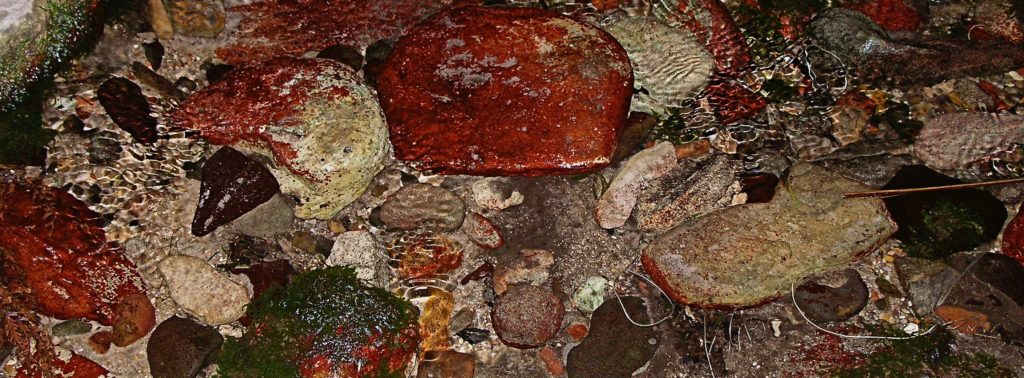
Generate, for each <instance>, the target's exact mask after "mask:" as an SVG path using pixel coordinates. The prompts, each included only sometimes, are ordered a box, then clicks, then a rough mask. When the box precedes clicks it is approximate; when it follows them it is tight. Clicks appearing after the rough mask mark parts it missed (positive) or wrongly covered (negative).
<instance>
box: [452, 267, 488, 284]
mask: <svg viewBox="0 0 1024 378" xmlns="http://www.w3.org/2000/svg"><path fill="white" fill-rule="evenodd" d="M492 273H494V264H491V263H489V262H485V263H483V264H480V266H479V267H477V268H476V269H474V270H473V271H472V272H469V274H467V275H466V276H465V277H462V279H461V280H459V284H460V285H465V284H468V283H469V282H470V281H479V280H482V279H484V277H487V276H490V275H491V274H492Z"/></svg>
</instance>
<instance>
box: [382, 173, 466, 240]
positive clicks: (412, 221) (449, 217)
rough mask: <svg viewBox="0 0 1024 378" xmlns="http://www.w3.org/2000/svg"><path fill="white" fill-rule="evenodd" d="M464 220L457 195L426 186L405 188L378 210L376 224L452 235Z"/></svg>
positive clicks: (464, 206)
mask: <svg viewBox="0 0 1024 378" xmlns="http://www.w3.org/2000/svg"><path fill="white" fill-rule="evenodd" d="M465 217H466V204H465V203H463V202H462V199H461V198H459V196H458V195H456V194H455V193H454V192H452V191H451V190H448V189H445V188H441V187H437V186H433V185H428V184H418V183H417V184H412V185H406V186H404V187H402V188H401V189H399V190H398V191H397V192H395V194H393V195H392V196H391V197H389V198H388V199H387V201H385V202H384V204H383V205H381V207H380V221H381V222H383V223H384V225H385V226H387V228H388V229H393V230H416V229H423V230H432V231H454V230H456V229H458V228H459V227H460V226H462V222H463V220H464V219H465Z"/></svg>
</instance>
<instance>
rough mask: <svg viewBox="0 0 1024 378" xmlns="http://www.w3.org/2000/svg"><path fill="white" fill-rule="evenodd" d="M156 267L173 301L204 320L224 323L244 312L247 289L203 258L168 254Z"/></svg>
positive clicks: (246, 302)
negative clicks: (169, 255)
mask: <svg viewBox="0 0 1024 378" xmlns="http://www.w3.org/2000/svg"><path fill="white" fill-rule="evenodd" d="M158 269H159V271H160V275H162V276H163V278H164V284H165V285H166V286H167V290H168V291H169V292H170V294H171V299H173V300H174V303H177V304H178V306H179V307H181V309H182V310H185V311H186V312H188V313H189V314H191V315H193V316H195V317H196V318H198V319H199V320H200V321H202V322H203V323H206V324H208V325H221V324H227V323H231V322H233V321H235V320H238V319H239V318H241V317H242V315H245V306H246V305H248V304H249V290H247V289H246V288H245V287H244V286H242V285H239V284H238V283H236V282H235V281H232V280H231V278H228V277H227V276H226V275H224V274H223V273H221V272H220V271H218V270H217V269H216V268H214V267H213V266H212V265H210V264H209V263H207V262H206V261H204V260H203V259H200V258H198V257H192V256H184V255H177V256H171V257H168V258H166V259H164V260H163V261H161V262H160V265H159V267H158Z"/></svg>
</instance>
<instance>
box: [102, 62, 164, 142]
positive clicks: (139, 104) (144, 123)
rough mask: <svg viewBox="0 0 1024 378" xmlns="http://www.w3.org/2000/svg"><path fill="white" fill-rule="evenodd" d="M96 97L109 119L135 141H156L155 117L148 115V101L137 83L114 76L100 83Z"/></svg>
mask: <svg viewBox="0 0 1024 378" xmlns="http://www.w3.org/2000/svg"><path fill="white" fill-rule="evenodd" d="M96 97H98V98H99V100H100V104H101V105H103V109H106V110H107V114H108V115H110V119H112V120H114V123H115V124H117V126H118V127H120V128H121V129H124V131H127V132H128V133H129V134H131V135H132V138H133V139H135V141H137V142H139V143H143V144H151V143H153V142H155V141H156V118H153V116H151V115H149V113H150V111H151V110H150V108H149V102H147V101H146V96H145V95H144V94H142V88H139V86H138V84H135V83H134V82H132V81H131V80H128V79H125V78H123V77H118V76H114V77H112V78H110V79H107V81H105V82H103V84H102V85H100V88H99V89H98V90H97V91H96Z"/></svg>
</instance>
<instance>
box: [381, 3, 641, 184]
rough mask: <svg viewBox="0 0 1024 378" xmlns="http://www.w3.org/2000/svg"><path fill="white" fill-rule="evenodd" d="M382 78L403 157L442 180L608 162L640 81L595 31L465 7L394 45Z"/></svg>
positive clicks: (545, 15) (532, 12)
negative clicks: (450, 176) (444, 177)
mask: <svg viewBox="0 0 1024 378" xmlns="http://www.w3.org/2000/svg"><path fill="white" fill-rule="evenodd" d="M556 56H557V59H552V58H553V57H556ZM378 80H379V82H380V83H379V85H378V88H379V90H380V97H381V107H382V108H383V109H384V113H385V114H386V115H387V119H388V127H389V128H390V130H391V142H392V144H393V145H394V147H395V153H396V157H397V158H399V159H401V160H404V161H407V162H409V163H410V164H412V165H414V166H416V167H417V168H419V169H424V170H432V171H436V172H439V173H446V174H453V173H466V174H477V175H501V176H507V175H528V176H536V175H542V174H553V173H572V172H589V171H594V170H595V169H598V168H601V167H603V166H605V165H607V164H608V163H609V162H610V158H611V154H612V153H613V152H614V148H615V142H616V141H617V140H618V135H619V132H620V131H621V130H622V125H623V122H624V121H625V119H626V115H627V113H628V109H629V99H630V96H631V94H630V88H631V87H632V81H633V75H632V70H631V69H630V64H629V58H628V57H627V56H626V52H625V51H623V50H622V47H620V46H619V44H617V43H615V41H614V39H612V37H611V36H609V35H608V34H607V33H605V32H603V31H601V30H598V29H596V28H594V27H592V26H589V25H587V24H584V23H580V22H578V21H575V20H572V19H570V18H567V17H564V16H561V15H559V14H556V13H552V12H545V11H541V10H537V9H527V8H520V9H498V8H484V7H463V8H456V9H454V10H450V11H443V12H441V13H438V14H436V15H434V16H432V17H431V18H429V19H428V20H426V21H424V22H423V23H421V24H419V25H417V27H416V28H414V29H413V30H411V31H410V32H409V33H408V34H406V35H405V36H403V37H402V38H401V39H399V41H398V43H397V44H396V46H395V51H394V52H393V53H392V54H391V56H390V57H389V58H388V61H387V63H386V65H385V67H384V71H383V72H382V73H381V75H380V77H379V79H378ZM581 99H585V100H582V101H581ZM566 102H573V103H574V104H575V106H573V108H572V109H571V113H566V110H567V109H566V108H565V107H564V104H565V103H566ZM516 109H522V110H516ZM527 109H528V110H527ZM570 120H572V121H571V122H570ZM499 141H500V142H499Z"/></svg>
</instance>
